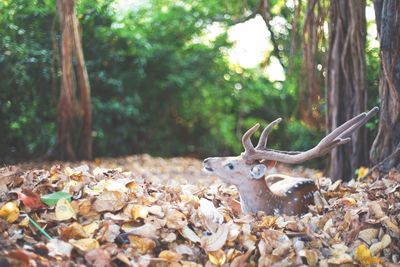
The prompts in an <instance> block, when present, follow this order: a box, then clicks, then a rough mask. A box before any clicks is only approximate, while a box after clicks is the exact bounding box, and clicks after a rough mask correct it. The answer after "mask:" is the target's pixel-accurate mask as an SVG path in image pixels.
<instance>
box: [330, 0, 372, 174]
mask: <svg viewBox="0 0 400 267" xmlns="http://www.w3.org/2000/svg"><path fill="white" fill-rule="evenodd" d="M365 6H366V1H365V0H360V1H359V0H349V1H347V0H332V1H331V5H330V28H329V55H328V72H327V75H328V76H327V96H326V97H327V107H328V112H327V129H328V130H329V131H332V130H333V129H335V128H336V127H338V126H340V125H341V124H342V123H344V122H345V121H347V120H349V119H351V118H352V117H354V116H356V115H358V114H360V113H362V112H364V111H365V110H366V108H367V107H366V100H367V91H366V88H365V40H366V18H365ZM366 165H368V148H367V137H366V130H365V128H361V129H359V130H358V131H357V132H356V133H355V134H354V135H353V136H352V141H351V143H350V145H345V146H341V147H338V148H335V149H334V150H333V151H332V152H331V158H330V176H331V178H332V179H334V180H337V179H344V180H347V179H349V178H351V177H352V176H353V175H354V172H355V170H356V168H358V167H359V166H366Z"/></svg>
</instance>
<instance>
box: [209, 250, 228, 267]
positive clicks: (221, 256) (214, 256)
mask: <svg viewBox="0 0 400 267" xmlns="http://www.w3.org/2000/svg"><path fill="white" fill-rule="evenodd" d="M208 259H209V260H210V262H211V263H212V264H214V265H216V266H221V265H222V264H224V263H225V261H226V255H225V252H224V251H223V250H222V249H219V250H217V251H211V252H208Z"/></svg>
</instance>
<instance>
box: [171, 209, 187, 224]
mask: <svg viewBox="0 0 400 267" xmlns="http://www.w3.org/2000/svg"><path fill="white" fill-rule="evenodd" d="M186 225H187V219H186V216H185V215H184V214H183V213H182V212H180V211H178V210H176V209H169V210H168V213H167V227H168V228H170V229H182V228H183V227H185V226H186Z"/></svg>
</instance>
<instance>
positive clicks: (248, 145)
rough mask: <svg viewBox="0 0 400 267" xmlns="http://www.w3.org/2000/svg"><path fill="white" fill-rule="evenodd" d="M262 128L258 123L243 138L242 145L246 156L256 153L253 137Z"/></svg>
mask: <svg viewBox="0 0 400 267" xmlns="http://www.w3.org/2000/svg"><path fill="white" fill-rule="evenodd" d="M259 127H260V124H259V123H256V125H254V126H253V127H251V128H250V129H248V130H247V132H246V133H245V134H244V135H243V137H242V143H243V147H244V154H245V155H247V154H248V153H250V152H253V151H254V146H253V143H252V142H251V139H250V138H251V136H252V135H253V134H254V133H255V132H256V131H257V130H258V128H259Z"/></svg>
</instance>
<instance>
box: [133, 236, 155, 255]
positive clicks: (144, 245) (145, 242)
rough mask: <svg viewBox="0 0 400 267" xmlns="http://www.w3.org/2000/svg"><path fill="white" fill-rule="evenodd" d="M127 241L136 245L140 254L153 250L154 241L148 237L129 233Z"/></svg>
mask: <svg viewBox="0 0 400 267" xmlns="http://www.w3.org/2000/svg"><path fill="white" fill-rule="evenodd" d="M128 238H129V241H130V242H131V243H132V244H134V245H135V247H137V248H138V249H139V250H140V252H141V253H142V254H146V253H147V252H151V251H153V249H154V248H155V246H156V243H155V242H154V241H153V240H152V239H150V238H145V237H144V238H143V237H139V236H135V235H129V237H128Z"/></svg>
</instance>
